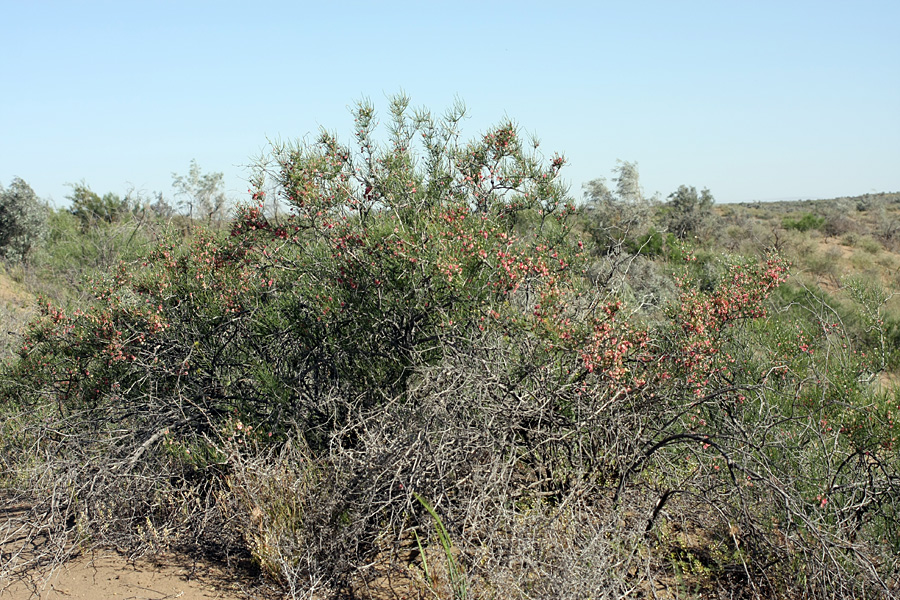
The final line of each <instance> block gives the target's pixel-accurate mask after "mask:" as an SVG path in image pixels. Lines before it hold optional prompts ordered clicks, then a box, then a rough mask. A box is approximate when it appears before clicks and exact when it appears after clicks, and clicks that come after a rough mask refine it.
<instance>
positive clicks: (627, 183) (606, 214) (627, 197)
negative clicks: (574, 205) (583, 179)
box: [583, 160, 653, 251]
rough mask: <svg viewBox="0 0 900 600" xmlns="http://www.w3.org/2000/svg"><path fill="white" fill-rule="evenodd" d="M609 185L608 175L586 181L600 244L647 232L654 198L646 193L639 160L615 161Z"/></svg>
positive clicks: (605, 247) (607, 247) (592, 224)
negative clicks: (611, 187) (645, 194)
mask: <svg viewBox="0 0 900 600" xmlns="http://www.w3.org/2000/svg"><path fill="white" fill-rule="evenodd" d="M612 172H613V178H612V183H613V184H614V185H615V190H613V189H610V187H609V185H608V184H607V180H606V178H605V177H600V178H598V179H593V180H591V181H589V182H587V183H586V184H584V186H583V189H584V198H585V201H586V203H587V209H588V212H589V213H590V214H591V215H592V216H591V217H590V219H589V225H588V229H589V230H590V232H591V234H592V236H593V237H594V239H595V241H596V242H597V244H598V245H599V247H600V248H601V249H602V250H604V251H608V250H611V249H613V248H618V247H620V246H621V244H622V243H623V242H624V241H625V240H626V239H629V238H636V237H640V236H641V235H644V234H646V233H647V232H648V231H649V229H650V227H651V224H652V223H651V219H652V215H653V202H652V201H651V200H648V199H646V198H645V197H644V192H643V189H642V188H641V184H640V174H639V172H638V165H637V163H636V162H628V161H623V160H618V161H616V166H615V167H614V168H613V170H612Z"/></svg>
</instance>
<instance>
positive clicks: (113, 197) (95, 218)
mask: <svg viewBox="0 0 900 600" xmlns="http://www.w3.org/2000/svg"><path fill="white" fill-rule="evenodd" d="M66 198H67V199H69V200H70V201H71V202H72V206H71V208H69V212H71V213H72V214H73V215H75V216H76V217H77V218H78V220H79V221H80V222H81V226H82V228H87V227H90V226H91V225H93V224H95V223H115V222H116V221H119V220H121V219H122V218H123V217H124V215H126V214H127V213H128V212H129V210H130V208H131V206H130V202H129V201H128V198H121V197H119V195H118V194H114V193H112V192H108V193H106V194H104V195H103V196H100V195H99V194H97V193H96V192H94V191H93V190H91V188H90V186H88V185H87V184H86V183H85V182H84V181H82V182H81V183H76V184H74V185H73V186H72V193H71V194H69V195H68V196H66Z"/></svg>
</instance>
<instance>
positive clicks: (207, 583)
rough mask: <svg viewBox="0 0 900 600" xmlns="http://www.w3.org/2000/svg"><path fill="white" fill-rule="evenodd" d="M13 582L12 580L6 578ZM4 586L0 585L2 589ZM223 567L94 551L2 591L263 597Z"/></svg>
mask: <svg viewBox="0 0 900 600" xmlns="http://www.w3.org/2000/svg"><path fill="white" fill-rule="evenodd" d="M7 583H10V582H7ZM2 587H5V586H3V585H0V589H2ZM242 587H243V586H242V585H241V582H239V581H236V580H235V579H234V578H233V576H230V575H229V574H227V573H226V572H224V570H222V569H220V568H217V567H215V566H212V565H208V564H203V563H198V562H196V561H192V560H191V559H188V558H185V557H179V556H162V557H156V558H155V559H153V560H141V561H136V562H130V561H128V560H127V559H126V558H125V557H122V556H120V555H118V554H115V553H94V554H93V555H92V556H82V557H79V558H77V559H75V560H73V561H70V562H69V563H67V564H66V565H64V566H63V567H61V568H59V569H58V570H56V571H55V572H54V573H52V574H51V576H50V577H49V579H46V578H44V577H42V576H41V575H40V574H34V575H33V576H32V579H31V581H27V582H23V581H18V582H11V585H10V587H8V588H6V589H5V590H2V591H0V598H3V599H4V600H5V599H7V598H8V599H9V600H26V599H38V598H39V599H40V600H45V599H46V600H51V599H62V598H90V599H101V598H121V599H128V600H164V599H168V598H179V599H181V600H208V599H213V598H216V599H219V600H247V599H249V598H262V596H259V595H257V594H254V593H253V592H252V591H249V590H244V589H242Z"/></svg>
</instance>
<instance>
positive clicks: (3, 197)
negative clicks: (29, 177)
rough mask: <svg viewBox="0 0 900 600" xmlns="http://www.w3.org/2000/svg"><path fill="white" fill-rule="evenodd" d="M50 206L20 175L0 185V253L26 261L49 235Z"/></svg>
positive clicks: (14, 259)
mask: <svg viewBox="0 0 900 600" xmlns="http://www.w3.org/2000/svg"><path fill="white" fill-rule="evenodd" d="M46 221H47V208H46V206H44V205H43V204H42V203H41V202H40V201H39V200H38V198H37V195H36V194H35V193H34V190H32V189H31V186H29V185H28V184H27V183H26V182H25V181H23V180H22V179H19V178H18V177H17V178H15V179H13V180H12V182H11V183H10V185H9V187H8V188H5V189H4V188H3V186H0V256H2V257H5V258H7V259H9V260H12V261H25V260H26V259H27V258H28V256H29V254H30V253H31V252H32V250H33V249H34V248H35V247H36V246H37V245H38V244H39V243H40V241H41V240H42V239H43V238H44V236H45V235H46Z"/></svg>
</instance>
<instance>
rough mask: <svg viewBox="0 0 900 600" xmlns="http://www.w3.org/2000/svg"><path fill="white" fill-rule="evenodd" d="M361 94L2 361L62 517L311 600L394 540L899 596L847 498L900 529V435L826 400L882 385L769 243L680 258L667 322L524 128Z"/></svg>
mask: <svg viewBox="0 0 900 600" xmlns="http://www.w3.org/2000/svg"><path fill="white" fill-rule="evenodd" d="M355 117H356V122H355V125H356V129H355V140H354V143H353V145H352V146H348V145H344V144H342V143H340V142H339V141H338V140H337V139H336V138H335V137H334V136H332V135H329V134H327V133H323V134H322V135H321V136H320V137H319V138H317V139H316V140H315V141H314V142H313V143H311V144H298V145H284V146H278V147H275V148H273V151H272V154H271V157H270V161H268V162H266V163H264V164H262V165H260V170H259V173H258V179H257V184H258V185H257V187H255V189H254V190H253V191H252V194H253V196H252V202H251V203H250V204H249V205H247V206H245V207H244V208H243V209H241V211H240V212H239V214H238V215H237V217H236V218H235V220H234V222H233V223H232V226H231V228H230V231H229V232H227V234H220V233H217V232H209V231H206V230H203V229H199V230H197V231H196V232H195V233H194V234H193V235H192V236H191V237H190V238H189V243H185V240H184V239H182V238H180V237H172V238H171V239H168V240H166V241H164V242H162V243H160V244H158V245H156V246H155V248H154V249H153V250H152V251H151V252H150V253H149V254H148V255H147V256H146V257H144V258H143V259H141V260H139V261H136V262H131V263H126V264H122V265H121V267H119V268H118V269H116V270H115V271H113V272H111V273H110V274H109V276H108V277H107V278H106V280H105V281H102V282H99V283H98V284H97V286H96V288H95V298H96V300H95V303H94V304H92V306H91V307H90V308H87V309H84V310H80V311H68V310H61V309H60V308H59V307H56V306H53V305H44V306H43V308H42V311H43V316H42V318H41V319H40V320H39V321H37V322H36V323H35V324H34V325H33V326H32V327H31V329H30V330H29V331H28V333H27V336H26V341H25V344H24V346H23V347H22V349H21V351H20V361H19V362H18V364H16V365H15V366H13V367H12V368H11V369H10V370H9V371H8V372H7V373H6V376H5V378H4V379H3V381H2V385H3V387H2V398H3V411H4V416H5V417H6V418H5V420H3V421H2V425H0V427H2V431H0V434H2V435H0V439H2V440H3V441H2V443H3V447H2V449H0V458H2V461H3V462H2V465H3V470H2V478H3V479H2V481H3V484H4V485H5V486H6V487H7V489H10V490H13V491H16V492H18V493H22V494H25V493H29V494H31V497H32V499H38V500H37V504H36V506H38V507H39V508H41V510H44V511H45V512H44V513H43V514H44V515H45V518H46V520H48V521H49V522H50V523H51V525H52V526H48V529H47V530H49V531H53V532H57V533H58V534H59V535H62V536H63V537H65V535H71V532H72V531H73V530H74V531H76V532H77V533H78V535H80V536H81V537H80V538H79V539H80V540H89V541H95V542H103V543H114V544H118V545H120V546H123V547H128V548H130V549H132V550H134V551H140V550H146V549H147V548H149V547H159V546H162V545H164V544H174V543H178V544H183V545H193V546H195V547H196V546H208V545H209V544H211V543H212V544H216V543H217V544H219V545H220V547H224V551H232V552H234V551H241V550H242V549H243V550H242V551H244V552H249V553H250V554H252V556H253V557H254V558H255V559H256V561H257V562H258V563H259V564H260V566H261V567H263V569H265V570H266V571H267V572H268V573H269V574H271V575H272V576H273V577H276V578H278V580H279V581H281V582H282V583H283V584H284V585H285V586H286V589H288V590H289V591H290V593H291V594H292V595H294V596H297V597H300V596H303V595H304V594H311V593H312V592H313V591H314V589H316V588H318V589H320V590H322V591H324V590H328V589H330V590H331V591H334V592H335V593H337V592H338V591H339V590H342V589H343V590H346V589H349V588H352V586H353V583H354V578H360V577H363V578H364V577H366V576H367V574H368V573H369V572H368V571H366V570H365V569H362V568H360V567H359V566H358V565H361V564H366V565H369V564H375V563H377V562H378V560H384V558H385V557H386V556H387V557H388V562H391V561H393V564H394V565H395V566H396V564H397V563H398V562H400V561H405V563H406V564H405V566H410V565H409V563H410V562H411V563H412V567H413V570H416V569H418V571H416V572H418V573H419V574H420V575H421V577H420V578H419V579H418V580H416V581H418V583H417V585H421V586H425V587H430V588H431V590H432V591H433V592H434V593H435V594H438V595H441V594H446V595H447V596H451V597H452V596H455V597H461V596H467V595H472V596H473V597H475V596H485V597H491V596H493V597H504V598H506V597H518V598H537V597H541V598H574V597H586V596H590V595H593V596H595V597H606V596H610V597H619V596H622V595H625V594H626V593H630V592H629V590H633V589H638V588H640V589H645V590H646V591H647V592H648V593H650V592H652V590H653V589H655V588H653V587H652V586H654V585H655V584H654V583H653V581H666V580H669V578H671V577H672V576H673V575H672V574H673V571H674V572H677V574H678V576H679V577H682V578H684V579H683V581H688V582H689V585H691V586H694V587H695V588H696V589H697V591H706V590H709V589H716V590H726V589H735V588H737V589H739V590H740V591H741V593H743V594H746V595H748V596H756V597H772V596H773V595H775V594H777V593H781V592H783V591H791V590H801V591H803V592H804V593H807V594H808V595H810V596H811V597H828V596H829V595H834V594H836V593H851V594H857V592H859V593H860V594H869V593H872V594H874V593H876V592H877V590H879V589H883V586H884V585H885V581H886V580H887V579H888V578H889V577H890V576H891V574H892V573H895V572H896V566H895V565H894V563H893V562H890V561H887V562H883V563H879V564H878V565H875V566H872V561H871V560H869V562H866V560H864V557H868V556H869V555H870V554H871V552H872V550H873V548H874V549H875V550H878V551H881V550H883V549H884V548H885V546H884V545H883V544H882V543H881V542H877V543H875V544H874V546H873V545H872V544H871V543H870V542H867V541H858V540H857V539H854V540H850V541H848V540H849V539H850V538H849V537H848V536H849V535H850V533H851V532H852V531H851V530H852V527H851V521H852V519H851V516H852V511H853V510H854V507H857V506H859V507H862V509H861V510H862V512H861V514H860V516H859V520H858V522H859V523H860V525H859V529H858V530H857V531H859V532H863V533H866V534H868V533H869V532H886V531H889V529H890V526H891V525H892V524H893V518H894V517H893V514H894V513H892V512H891V510H892V508H891V507H892V506H893V504H892V502H893V498H894V497H895V495H893V494H895V489H894V487H895V486H896V483H895V480H894V479H892V477H894V476H895V475H894V474H895V472H896V471H895V469H896V461H895V460H894V459H892V458H891V457H890V455H889V454H887V453H885V452H883V451H879V450H877V447H876V446H877V444H880V443H884V442H886V441H888V440H887V439H886V438H885V437H884V436H885V435H888V433H889V431H888V430H887V429H886V428H885V427H883V426H882V425H879V426H878V427H870V428H868V429H866V426H865V423H862V424H863V425H864V427H863V428H862V430H860V428H859V427H857V428H856V429H852V431H854V433H853V435H850V434H847V433H845V432H844V431H835V430H834V429H831V430H829V429H827V427H826V426H823V425H822V423H821V422H820V419H821V415H825V414H826V412H823V411H827V416H828V418H829V419H831V421H829V422H833V420H834V419H842V423H844V422H846V423H847V424H848V427H847V430H848V431H850V430H851V428H850V427H849V424H851V422H852V423H854V424H860V423H858V422H857V421H853V420H852V419H856V418H858V417H860V416H862V415H864V414H865V410H868V408H867V409H857V408H855V406H856V405H857V404H858V405H860V406H863V405H865V406H866V407H870V406H873V404H872V402H874V400H873V399H872V398H871V397H869V396H867V395H866V393H865V390H864V389H863V387H861V385H862V384H859V383H858V382H857V379H855V378H854V377H855V373H856V370H858V367H859V364H860V363H859V357H858V356H857V355H855V354H849V353H842V352H834V353H831V354H827V356H829V357H830V358H829V361H826V362H824V363H823V362H817V359H818V357H819V356H822V355H823V354H826V353H825V352H824V351H823V352H821V353H820V354H816V348H822V349H824V348H832V347H835V344H837V342H838V338H837V337H836V336H837V334H836V333H835V332H832V330H830V329H829V330H823V331H824V333H823V334H822V335H819V334H818V333H816V332H817V331H818V330H816V329H815V327H813V326H810V327H809V328H807V329H804V330H802V331H801V332H800V333H802V334H803V335H802V336H800V335H799V334H798V337H797V338H796V339H794V338H793V337H792V335H793V334H794V331H793V329H792V327H794V326H796V315H795V314H794V313H788V312H785V313H781V312H775V313H773V312H772V309H773V298H772V293H773V292H774V291H775V290H776V289H778V288H779V285H780V284H781V283H782V282H783V281H784V280H785V278H786V275H787V265H786V264H785V262H784V261H783V260H782V259H780V258H779V257H778V256H775V255H770V256H768V257H767V258H765V259H763V260H743V259H739V258H734V257H730V258H729V257H725V258H723V259H721V260H719V261H715V260H713V258H712V257H711V256H704V257H703V258H702V259H701V260H697V259H696V258H695V257H694V256H693V255H691V254H690V253H687V252H680V253H679V254H678V256H677V257H675V256H670V258H671V259H672V262H670V263H669V264H668V266H667V267H666V268H672V269H675V271H676V273H675V275H676V277H675V279H674V283H673V284H672V285H671V287H670V289H669V290H668V292H667V296H670V297H673V300H672V301H670V302H662V301H660V302H659V304H660V305H661V306H659V307H657V310H655V311H654V312H653V315H652V319H650V318H647V317H646V316H645V315H646V313H644V312H642V311H641V310H640V306H629V305H628V304H627V303H626V302H624V301H623V299H622V298H620V297H618V296H617V295H616V289H618V288H616V287H615V286H612V287H609V286H606V285H604V284H603V282H601V281H599V280H598V279H597V278H595V277H591V276H590V270H589V263H588V262H587V258H586V256H588V255H589V254H590V252H589V250H590V248H587V250H588V251H586V249H585V248H584V245H583V243H582V242H580V241H579V240H578V239H576V238H575V237H574V236H573V235H572V232H571V230H570V229H569V218H570V216H571V214H572V212H573V208H572V206H571V205H570V204H569V202H568V200H567V198H566V197H565V195H564V193H563V188H562V187H561V186H560V184H559V181H558V175H559V171H560V169H561V167H562V166H563V163H564V161H563V159H562V158H561V157H559V156H553V157H551V158H550V159H549V160H544V159H542V158H541V157H540V156H538V155H535V154H533V153H531V152H528V151H526V148H527V145H526V144H525V143H524V142H523V140H521V139H520V136H519V132H518V130H517V128H516V127H515V126H514V125H513V124H512V123H508V122H504V123H501V124H500V125H499V126H497V127H495V128H492V129H491V130H489V131H487V132H485V133H484V134H482V135H480V136H478V137H477V138H475V139H474V140H472V141H471V142H468V143H462V142H460V141H459V134H458V126H459V123H460V119H461V118H462V113H461V111H460V110H453V111H450V112H449V113H448V114H447V115H446V116H445V117H443V118H435V117H433V116H432V115H430V114H429V113H427V112H426V111H410V109H409V108H408V102H407V100H406V99H405V98H402V97H399V98H395V99H394V100H393V102H392V103H391V118H390V121H389V126H388V132H387V135H386V136H385V137H384V138H380V137H379V134H378V132H377V130H376V121H375V114H374V110H373V108H372V107H371V106H370V105H369V104H367V103H362V104H360V105H359V106H358V107H357V110H356V112H355ZM265 194H268V195H270V196H271V195H274V196H277V198H278V199H279V200H281V201H282V202H284V203H285V204H287V205H289V206H290V207H291V212H290V215H289V216H286V217H284V218H281V219H276V218H274V217H271V216H270V215H267V214H266V213H265V211H264V210H263V209H262V208H261V205H262V202H263V199H264V195H265ZM804 301H805V304H804V305H803V306H805V307H807V308H809V309H810V310H812V309H816V310H817V311H818V312H815V313H814V314H815V315H816V318H813V319H811V320H810V321H809V322H808V323H812V324H821V323H824V322H825V321H824V320H823V319H824V318H825V317H826V316H827V315H825V314H824V309H823V308H822V307H821V306H819V305H817V304H815V303H813V301H812V300H809V299H804ZM794 304H797V305H799V304H800V302H799V301H796V302H795V303H794ZM803 314H806V313H803ZM769 315H771V318H772V320H771V325H768V324H765V323H762V322H761V318H762V317H765V316H769ZM792 319H793V320H792ZM804 323H806V322H804ZM817 336H818V337H817ZM811 347H812V348H813V349H814V351H813V353H812V354H810V353H809V352H808V351H809V349H810V348H811ZM836 349H837V348H836V347H835V350H836ZM819 374H823V375H827V380H825V379H823V378H821V377H818V375H819ZM823 381H825V383H823ZM854 382H857V383H854ZM851 385H852V386H853V387H846V389H847V390H850V391H852V392H853V395H852V396H851V398H852V399H853V402H855V403H856V404H854V405H852V406H844V405H842V404H840V402H839V401H838V400H837V398H838V397H839V393H840V391H841V390H844V389H845V388H844V387H840V386H851ZM879 402H881V403H880V404H878V410H880V411H881V412H880V413H878V414H884V415H887V414H888V413H887V412H885V411H887V410H888V406H887V404H885V402H883V401H879ZM887 418H888V417H887V416H884V417H883V418H882V419H883V420H884V421H885V422H886V420H887ZM823 428H824V429H823ZM857 431H864V432H865V435H863V434H861V433H855V432H857ZM873 450H876V452H875V453H874V454H873ZM865 452H868V453H869V454H864V453H865ZM868 456H871V457H874V458H873V459H874V460H875V461H877V465H878V468H877V469H876V468H875V467H870V466H867V465H870V464H872V463H866V460H867V459H866V457H868ZM866 476H867V477H868V479H867V478H866ZM836 486H837V487H836ZM892 486H894V487H892ZM823 497H824V498H826V499H827V500H828V502H825V503H823V502H822V498H823ZM862 501H865V502H864V504H859V502H862ZM854 503H855V504H854ZM826 505H827V506H828V509H827V511H823V509H824V508H825V507H826ZM836 505H840V508H837V506H836ZM692 528H693V529H698V530H700V531H701V532H702V535H700V541H699V542H698V541H697V537H698V536H697V535H689V534H691V533H692V531H693V529H692ZM689 538H691V539H693V540H694V541H692V542H689V541H688V539H689ZM891 539H893V538H891ZM213 540H215V541H213ZM416 540H418V542H417V541H416ZM859 540H862V537H861V536H860V538H859ZM429 541H431V543H430V544H429ZM851 542H852V543H851ZM698 544H699V545H698ZM417 546H418V547H417ZM410 547H414V548H416V550H417V552H421V555H420V556H419V558H417V559H412V558H410V555H409V554H403V553H402V552H405V551H409V549H410ZM135 549H136V550H135ZM441 549H442V550H441ZM710 549H713V550H714V551H711V550H710ZM796 549H800V552H801V555H800V558H799V559H798V558H797V554H796V552H792V550H796ZM704 552H705V554H704ZM413 554H415V552H413ZM401 556H406V558H402V559H401V558H399V557H401ZM823 557H824V558H823ZM376 559H377V560H376ZM426 559H427V560H426ZM436 560H438V561H443V564H444V566H445V569H444V570H443V573H444V574H446V576H447V579H441V577H443V575H440V574H439V573H438V570H437V566H436V564H435V561H436ZM427 564H430V566H427ZM769 572H777V573H778V574H779V576H778V579H777V580H772V579H771V578H769V575H768V573H769ZM413 579H415V578H413ZM411 585H412V584H411ZM679 585H680V584H679ZM879 586H882V587H881V588H879ZM873 590H874V591H873ZM857 595H859V594H857Z"/></svg>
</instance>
